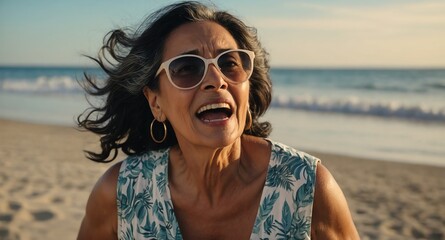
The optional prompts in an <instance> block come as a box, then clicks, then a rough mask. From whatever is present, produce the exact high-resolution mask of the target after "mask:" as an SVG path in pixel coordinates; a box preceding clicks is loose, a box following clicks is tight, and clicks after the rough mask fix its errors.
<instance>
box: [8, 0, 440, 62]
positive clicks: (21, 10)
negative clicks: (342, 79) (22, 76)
mask: <svg viewBox="0 0 445 240" xmlns="http://www.w3.org/2000/svg"><path fill="white" fill-rule="evenodd" d="M172 2H175V1H160V0H131V1H121V0H90V1H87V0H75V1H71V0H39V1H35V0H0V66H1V65H7V66H11V65H22V66H23V65H25V66H29V65H32V66H34V65H37V66H53V65H56V66H88V65H92V63H91V61H90V60H88V59H87V58H85V57H83V56H82V54H87V55H92V56H95V55H96V54H97V52H98V50H99V48H100V46H101V45H102V39H103V37H104V36H105V34H106V33H107V32H109V31H110V30H112V29H116V28H126V27H133V28H136V27H137V26H138V25H139V24H140V23H141V22H142V21H143V20H144V18H145V17H146V16H147V15H148V14H150V13H152V12H153V11H155V10H157V9H159V8H160V7H162V6H165V5H166V4H168V3H172ZM204 2H205V3H213V4H214V5H216V6H217V7H218V8H219V9H221V10H226V11H229V12H230V13H232V14H234V15H235V16H237V17H239V18H241V19H242V20H243V21H244V22H246V23H247V25H249V26H253V27H256V28H257V30H258V35H259V38H260V41H261V43H262V45H263V46H264V47H265V48H266V50H267V51H268V52H269V54H270V59H271V65H272V66H276V67H333V68H336V67H445V14H444V13H445V1H443V0H440V1H436V0H431V1H428V0H424V1H417V0H373V1H370V0H369V1H353V0H335V1H334V0H319V1H302V0H256V1H240V0H214V1H204Z"/></svg>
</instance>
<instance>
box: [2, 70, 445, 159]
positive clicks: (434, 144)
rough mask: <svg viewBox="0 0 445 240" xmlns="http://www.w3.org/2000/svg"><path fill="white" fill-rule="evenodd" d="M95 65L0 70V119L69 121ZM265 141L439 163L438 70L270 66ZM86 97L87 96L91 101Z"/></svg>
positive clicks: (444, 102)
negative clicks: (269, 128) (269, 132)
mask: <svg viewBox="0 0 445 240" xmlns="http://www.w3.org/2000/svg"><path fill="white" fill-rule="evenodd" d="M84 71H86V72H88V73H91V74H96V75H98V76H99V77H100V76H101V72H100V71H99V70H98V69H95V68H76V67H72V68H71V67H66V68H60V67H0V118H5V119H14V120H21V121H28V122H37V123H47V124H56V125H67V126H74V125H75V123H74V119H75V118H76V116H77V115H78V114H79V113H81V112H82V111H83V110H85V109H86V108H87V107H88V103H87V101H86V100H85V97H84V93H83V91H82V89H81V88H80V86H79V84H78V82H77V81H78V80H81V79H82V78H83V72H84ZM271 78H272V81H273V101H272V104H271V107H270V109H269V111H268V112H267V113H266V115H265V116H264V119H265V120H268V121H270V122H271V123H272V125H273V132H272V135H271V138H272V139H274V140H277V141H280V142H284V143H286V144H289V145H291V146H294V147H296V148H299V149H302V150H306V151H308V150H316V151H324V152H330V153H339V154H347V155H351V156H359V157H367V158H375V159H380V160H391V161H402V162H409V163H421V164H428V165H440V166H445V69H278V68H275V69H272V71H271ZM93 101H94V100H93Z"/></svg>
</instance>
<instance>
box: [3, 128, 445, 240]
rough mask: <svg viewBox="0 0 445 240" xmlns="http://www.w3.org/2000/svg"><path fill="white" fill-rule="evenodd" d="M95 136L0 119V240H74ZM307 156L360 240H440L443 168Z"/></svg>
mask: <svg viewBox="0 0 445 240" xmlns="http://www.w3.org/2000/svg"><path fill="white" fill-rule="evenodd" d="M97 140H98V139H97V137H95V136H93V135H92V134H89V133H82V132H79V131H77V130H75V129H74V128H69V127H60V126H47V125H37V124H30V123H20V122H15V121H9V120H0V239H2V240H3V239H4V240H6V239H47V240H52V239H75V238H76V235H77V231H78V228H79V225H80V222H81V220H82V217H83V215H84V208H85V204H86V201H87V198H88V195H89V193H90V191H91V189H92V187H93V186H94V184H95V182H96V181H97V179H98V178H99V177H100V175H101V174H102V173H103V172H104V171H105V170H106V169H107V168H108V167H109V166H110V164H99V163H94V162H91V161H89V160H87V159H86V158H85V157H84V154H83V152H82V150H83V149H94V148H97V147H96V145H97ZM309 153H311V154H313V155H315V156H317V157H319V158H321V159H322V162H323V164H324V165H325V166H327V167H328V169H329V170H330V171H331V173H332V174H333V175H334V177H335V178H336V180H337V182H338V183H339V185H340V186H341V188H342V189H343V191H344V193H345V195H346V198H347V200H348V203H349V206H350V209H351V212H352V215H353V218H354V221H355V224H356V226H357V228H358V230H359V233H360V235H361V238H362V239H444V238H445V207H444V203H445V184H444V180H443V177H444V176H445V168H441V167H433V166H422V165H410V164H403V163H393V162H384V161H376V160H366V159H359V158H353V157H345V156H338V155H333V154H323V153H315V152H310V151H309Z"/></svg>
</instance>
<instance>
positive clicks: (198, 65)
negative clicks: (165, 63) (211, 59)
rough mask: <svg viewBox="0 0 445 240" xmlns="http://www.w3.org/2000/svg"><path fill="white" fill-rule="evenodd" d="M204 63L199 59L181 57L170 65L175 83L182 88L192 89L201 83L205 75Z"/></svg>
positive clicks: (171, 75)
mask: <svg viewBox="0 0 445 240" xmlns="http://www.w3.org/2000/svg"><path fill="white" fill-rule="evenodd" d="M204 68H205V64H204V62H203V61H202V60H201V59H199V58H197V57H191V56H188V57H181V58H178V59H176V60H174V61H173V62H171V63H170V66H169V72H170V77H171V80H172V81H173V83H174V84H175V85H176V86H178V87H180V88H190V87H193V86H195V85H196V84H198V83H199V81H200V80H201V79H202V76H203V75H204Z"/></svg>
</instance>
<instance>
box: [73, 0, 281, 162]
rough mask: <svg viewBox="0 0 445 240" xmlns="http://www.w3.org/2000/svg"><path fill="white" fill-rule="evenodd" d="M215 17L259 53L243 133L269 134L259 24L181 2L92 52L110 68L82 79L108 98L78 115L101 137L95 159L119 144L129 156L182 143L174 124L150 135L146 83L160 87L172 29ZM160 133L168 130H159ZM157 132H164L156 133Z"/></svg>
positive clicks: (109, 156) (105, 157)
mask: <svg viewBox="0 0 445 240" xmlns="http://www.w3.org/2000/svg"><path fill="white" fill-rule="evenodd" d="M198 21H212V22H215V23H217V24H219V25H221V26H223V27H224V28H225V29H227V30H228V31H229V33H230V34H231V35H232V36H233V38H234V39H235V41H236V42H237V44H238V46H239V48H242V49H249V50H251V51H254V52H255V62H254V69H253V73H252V76H251V78H250V93H249V107H250V111H251V113H252V126H251V127H250V128H249V129H246V130H245V131H244V134H249V135H254V136H259V137H267V136H268V135H269V134H270V132H271V129H272V128H271V124H270V123H268V122H259V120H258V119H259V117H260V116H261V115H263V114H264V113H265V112H266V110H267V108H268V107H269V104H270V101H271V90H272V85H271V81H270V78H269V68H270V67H269V63H268V54H267V53H266V51H265V50H264V49H263V48H262V46H261V44H260V42H259V40H258V37H257V34H256V29H255V28H252V27H248V26H246V25H245V24H244V23H243V22H242V21H241V20H239V19H238V18H236V17H234V16H233V15H231V14H229V13H227V12H224V11H218V10H215V9H213V8H211V7H208V6H206V5H204V4H202V3H199V2H194V1H190V2H181V3H177V4H172V5H169V6H166V7H164V8H162V9H160V10H159V11H157V12H155V13H153V14H151V15H150V16H148V18H147V19H146V20H145V21H144V22H143V24H142V25H141V26H140V27H139V28H138V29H136V30H134V31H131V30H129V29H126V30H124V29H117V30H113V31H111V32H109V33H108V34H107V35H106V36H105V38H104V45H103V46H102V48H101V49H100V51H99V54H98V57H97V58H94V57H89V56H87V57H89V58H90V59H92V60H93V61H95V62H96V63H97V64H98V65H99V66H100V67H101V68H102V70H103V71H104V72H105V74H106V79H105V83H103V81H102V82H101V81H99V80H96V78H94V77H92V76H90V75H88V74H86V73H85V74H84V76H85V79H84V81H83V82H81V84H82V86H83V88H84V89H85V91H86V92H87V94H89V95H91V96H93V97H104V99H105V101H104V103H103V105H102V106H94V104H90V105H91V107H90V108H88V109H87V110H85V111H84V112H83V113H82V114H80V115H79V116H78V117H77V123H78V127H79V128H80V129H83V130H88V131H91V132H93V133H95V134H98V135H100V136H101V138H100V142H101V149H102V150H101V152H99V153H95V152H92V151H85V152H86V154H87V157H88V158H89V159H91V160H93V161H96V162H110V161H112V160H114V159H115V158H116V156H117V154H118V150H119V148H120V149H121V150H122V151H123V152H124V153H125V154H127V155H133V154H139V153H141V152H143V151H147V150H155V149H161V148H166V147H170V146H173V145H175V144H177V140H176V136H175V134H174V131H173V128H172V127H171V125H170V124H169V123H168V121H166V124H167V132H168V135H167V138H166V140H165V141H164V142H162V143H160V144H158V143H156V142H154V141H153V140H152V139H151V137H150V132H149V125H150V123H151V121H152V120H153V118H154V117H153V115H152V113H151V110H150V108H149V105H148V103H147V100H146V98H145V96H144V94H143V88H144V86H148V87H149V88H150V89H152V90H154V91H159V81H158V79H157V78H156V77H155V74H156V71H157V69H158V68H159V66H160V65H161V61H162V53H163V48H164V43H165V40H166V39H167V38H168V37H169V34H170V33H171V32H172V31H173V30H174V29H176V28H177V27H179V26H181V25H182V24H185V23H190V22H198ZM154 131H155V135H156V136H162V135H163V132H162V131H163V129H155V130H154ZM157 131H160V133H159V132H158V133H157V134H156V132H157Z"/></svg>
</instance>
